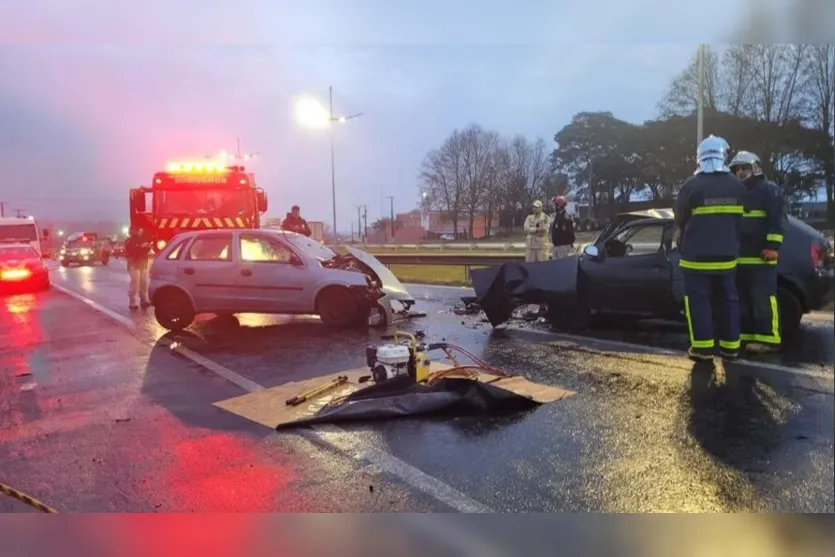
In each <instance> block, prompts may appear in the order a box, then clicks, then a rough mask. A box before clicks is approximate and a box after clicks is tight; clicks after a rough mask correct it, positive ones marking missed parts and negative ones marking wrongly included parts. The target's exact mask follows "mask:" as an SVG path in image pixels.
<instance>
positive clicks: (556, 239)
mask: <svg viewBox="0 0 835 557" xmlns="http://www.w3.org/2000/svg"><path fill="white" fill-rule="evenodd" d="M567 205H568V200H567V199H566V198H565V197H563V196H561V195H558V196H557V197H555V198H554V210H555V212H554V216H553V218H552V219H551V244H552V245H553V246H554V247H553V248H552V250H551V259H559V258H561V257H565V256H567V255H568V253H569V250H570V249H571V248H572V247H574V240H575V237H574V222H573V221H572V220H571V218H570V217H569V216H568V214H566V212H565V208H566V206H567Z"/></svg>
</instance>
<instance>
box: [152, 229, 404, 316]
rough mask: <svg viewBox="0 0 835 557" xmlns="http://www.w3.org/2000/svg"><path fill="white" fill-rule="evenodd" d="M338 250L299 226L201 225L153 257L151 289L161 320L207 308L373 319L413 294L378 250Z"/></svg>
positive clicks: (219, 311)
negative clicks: (294, 229) (286, 228)
mask: <svg viewBox="0 0 835 557" xmlns="http://www.w3.org/2000/svg"><path fill="white" fill-rule="evenodd" d="M344 249H345V253H337V252H335V251H334V250H332V249H330V248H328V247H327V246H325V245H323V244H321V243H319V242H317V241H316V240H313V239H311V238H307V237H306V236H303V235H300V234H295V233H293V232H286V231H279V230H264V229H256V230H246V229H244V230H240V229H236V230H201V231H194V232H187V233H184V234H181V235H178V236H176V237H174V238H173V239H172V240H171V242H170V243H169V244H168V245H167V246H165V248H164V249H162V250H161V251H160V252H159V253H158V254H157V255H156V257H155V258H154V261H153V263H152V265H151V270H150V288H149V295H150V298H151V303H152V304H153V306H154V313H155V316H156V319H157V321H158V322H159V324H160V325H162V326H163V327H165V328H166V329H169V330H174V331H177V330H182V329H184V328H186V327H188V326H189V325H190V324H191V323H192V322H193V320H194V317H195V316H196V315H198V314H201V313H214V314H221V315H227V314H235V313H275V314H297V315H306V314H316V315H319V317H320V318H321V319H322V321H323V322H324V323H325V324H326V325H329V326H332V327H336V328H345V327H352V326H368V321H369V315H370V314H371V312H372V310H374V309H380V308H381V306H385V305H390V302H391V301H393V300H397V301H399V302H400V303H402V304H403V305H404V306H405V307H406V308H408V307H410V306H411V305H412V304H414V298H412V297H411V295H410V294H409V293H408V292H407V291H406V289H405V288H404V287H403V285H402V284H401V283H400V281H398V280H397V278H396V277H395V276H394V275H393V274H392V273H391V271H389V270H388V269H387V268H386V267H385V266H384V265H382V264H381V263H380V262H379V261H377V260H376V258H374V257H373V256H372V255H370V254H368V253H365V252H362V251H360V250H355V249H353V248H350V247H345V248H344ZM390 311H391V310H390V308H389V314H390Z"/></svg>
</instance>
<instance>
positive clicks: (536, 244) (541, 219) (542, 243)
mask: <svg viewBox="0 0 835 557" xmlns="http://www.w3.org/2000/svg"><path fill="white" fill-rule="evenodd" d="M549 220H550V219H549V218H548V215H547V214H545V212H544V211H543V210H542V201H540V200H538V199H537V200H536V201H534V202H533V213H531V214H530V215H528V217H527V218H526V219H525V234H527V240H526V242H525V261H526V262H527V263H533V262H536V261H547V260H548V224H549Z"/></svg>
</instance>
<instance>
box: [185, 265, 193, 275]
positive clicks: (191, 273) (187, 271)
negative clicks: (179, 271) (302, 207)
mask: <svg viewBox="0 0 835 557" xmlns="http://www.w3.org/2000/svg"><path fill="white" fill-rule="evenodd" d="M183 272H184V273H185V274H187V275H193V274H194V268H193V267H186V268H185V269H183Z"/></svg>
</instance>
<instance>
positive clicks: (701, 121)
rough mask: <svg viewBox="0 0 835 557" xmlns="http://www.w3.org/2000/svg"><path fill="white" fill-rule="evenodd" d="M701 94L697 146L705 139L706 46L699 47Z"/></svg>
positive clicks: (698, 101) (697, 107)
mask: <svg viewBox="0 0 835 557" xmlns="http://www.w3.org/2000/svg"><path fill="white" fill-rule="evenodd" d="M697 65H698V72H699V76H698V78H699V92H698V97H697V98H696V146H697V147H698V146H699V144H701V142H702V138H703V137H704V117H705V114H704V104H705V45H703V44H700V45H699V54H698V64H697Z"/></svg>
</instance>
